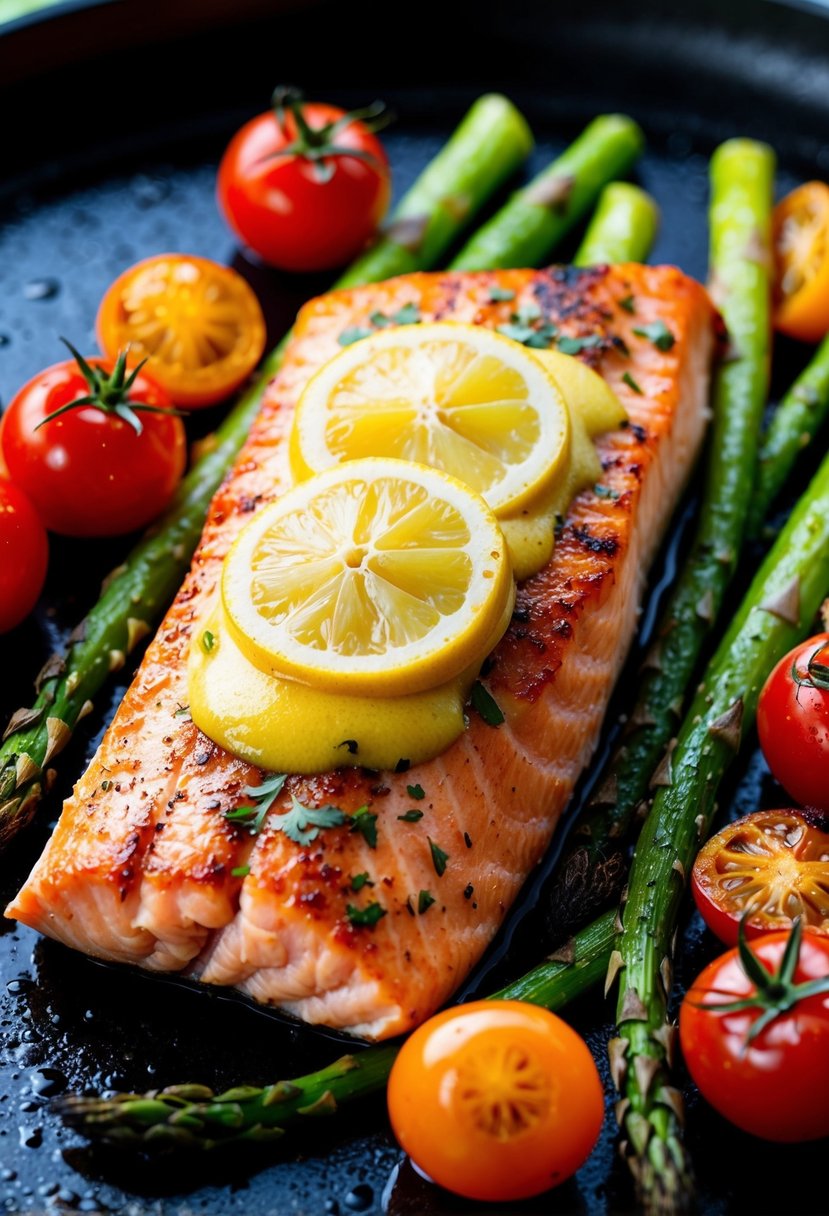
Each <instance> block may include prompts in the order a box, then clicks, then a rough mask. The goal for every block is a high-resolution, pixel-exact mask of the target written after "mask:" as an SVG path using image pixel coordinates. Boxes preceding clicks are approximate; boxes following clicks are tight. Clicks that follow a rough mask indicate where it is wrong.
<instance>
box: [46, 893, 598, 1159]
mask: <svg viewBox="0 0 829 1216" xmlns="http://www.w3.org/2000/svg"><path fill="white" fill-rule="evenodd" d="M615 934H616V928H615V918H614V915H613V914H612V913H607V914H606V915H605V916H603V917H601V918H600V919H599V920H597V921H596V922H595V923H594V924H592V925H589V926H588V927H587V928H586V929H584V930H583V931H582V932H581V933H579V934H577V935H576V937H575V938H574V939H573V941H572V943H571V944H570V949H569V950H568V951H567V958H565V959H562V960H559V961H556V960H550V961H548V962H545V963H542V964H541V966H540V967H536V968H535V970H534V971H531V972H530V973H529V974H528V975H526V976H524V977H523V978H522V979H520V980H518V981H517V982H516V983H514V984H510V985H508V986H507V987H506V988H504V989H502V990H501V991H500V992H497V993H495V994H494V996H493V998H492V999H500V1000H521V1001H529V1002H531V1003H532V1004H534V1005H543V1006H544V1007H545V1008H547V1009H561V1008H562V1007H563V1006H564V1005H566V1004H567V1003H568V1002H569V1001H572V1000H574V999H575V998H576V997H577V996H579V995H580V994H581V993H582V992H584V991H586V990H587V989H588V988H590V987H591V986H592V985H593V984H595V983H597V982H598V981H599V980H600V979H601V977H602V976H603V975H604V974H605V972H606V970H607V964H608V959H609V958H610V952H611V950H612V947H613V941H614V938H615ZM397 1051H398V1048H397V1047H396V1046H395V1045H394V1044H378V1045H376V1046H374V1047H367V1048H365V1049H364V1050H362V1051H359V1052H357V1053H356V1054H354V1055H349V1056H344V1057H343V1058H342V1059H340V1060H337V1061H336V1062H335V1063H334V1064H331V1065H329V1066H328V1067H327V1068H323V1069H320V1070H319V1071H318V1072H315V1073H311V1074H310V1075H308V1076H305V1077H297V1078H295V1079H294V1080H292V1081H277V1082H276V1083H275V1084H273V1085H268V1086H265V1087H262V1088H260V1087H256V1086H237V1087H235V1088H234V1089H231V1090H228V1091H227V1092H226V1093H223V1094H214V1093H213V1091H212V1090H210V1089H208V1088H207V1087H206V1086H204V1085H173V1086H170V1087H169V1088H168V1089H163V1090H161V1091H157V1090H152V1091H151V1092H150V1093H146V1094H116V1095H115V1096H114V1097H112V1098H95V1097H91V1098H90V1097H76V1096H70V1097H67V1098H64V1099H62V1100H61V1102H60V1103H59V1109H60V1110H61V1112H62V1114H63V1115H64V1117H65V1118H66V1119H67V1120H68V1122H70V1123H71V1124H73V1125H74V1126H75V1127H77V1128H79V1129H80V1130H81V1131H82V1132H84V1134H85V1135H87V1136H90V1137H92V1138H95V1139H103V1140H106V1141H109V1142H112V1143H118V1144H125V1145H132V1146H134V1147H136V1148H141V1149H146V1148H151V1147H153V1146H163V1147H168V1146H171V1145H176V1146H181V1147H191V1148H212V1147H214V1146H215V1145H217V1144H219V1143H228V1142H229V1141H236V1142H238V1141H239V1140H248V1141H265V1140H270V1139H273V1138H276V1137H278V1136H281V1135H282V1134H283V1133H284V1131H285V1128H286V1127H288V1126H289V1125H290V1124H292V1123H295V1122H297V1121H298V1120H299V1121H301V1119H302V1118H303V1116H307V1115H328V1114H334V1113H335V1111H336V1110H337V1109H338V1107H339V1106H341V1105H342V1104H343V1103H346V1102H350V1101H352V1100H353V1099H355V1098H360V1097H362V1096H363V1095H365V1094H369V1093H373V1092H375V1091H377V1090H382V1089H383V1088H384V1086H385V1084H386V1081H387V1079H388V1075H389V1072H390V1071H391V1066H392V1064H393V1063H394V1060H395V1057H396V1055H397Z"/></svg>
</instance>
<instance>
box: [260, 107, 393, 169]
mask: <svg viewBox="0 0 829 1216" xmlns="http://www.w3.org/2000/svg"><path fill="white" fill-rule="evenodd" d="M271 101H272V104H273V108H274V113H275V115H276V121H277V124H278V126H279V127H280V129H281V130H282V134H283V135H284V136H285V138H286V139H290V132H289V131H288V128H287V125H286V119H287V113H288V112H290V114H291V116H292V118H293V120H294V125H295V127H296V131H297V134H296V138H295V139H293V140H291V142H290V143H288V144H287V146H286V147H284V148H281V149H280V150H279V151H278V152H275V153H272V155H271V156H269V157H266V158H265V159H266V160H270V159H273V158H274V157H276V156H300V157H302V158H303V159H304V160H308V161H311V162H312V164H313V165H314V167H315V171H316V174H317V177H318V179H319V181H320V182H327V181H330V180H331V178H332V177H333V176H334V170H335V166H334V165H332V164H330V163H329V162H330V161H331V160H332V159H333V158H334V157H336V156H350V157H352V158H353V159H355V160H361V161H364V162H365V163H366V164H367V165H371V166H372V167H373V168H374V169H377V170H378V172H380V173H385V168H384V166H383V165H381V164H380V162H379V161H378V159H377V157H376V156H372V154H371V153H370V152H365V151H363V150H362V149H360V148H350V147H348V146H347V145H345V144H338V143H337V136H338V135H340V134H341V132H343V131H345V130H346V129H347V128H348V127H350V126H351V125H352V124H353V123H357V122H359V123H362V125H363V126H364V127H365V128H366V130H367V131H370V132H371V133H372V134H374V133H376V132H377V131H382V130H383V129H384V127H387V126H388V125H389V123H391V122H393V121H394V115H393V114H392V112H391V111H390V110H389V109H388V108H387V107H386V106H385V105H384V103H383V102H382V101H373V102H372V103H371V105H369V106H365V107H364V108H363V109H360V110H349V111H348V112H347V113H346V114H343V115H342V116H341V117H340V118H337V119H335V120H334V121H333V122H327V123H324V124H323V125H322V126H321V127H312V126H311V124H310V123H309V122H308V120H307V118H306V117H305V109H304V104H305V97H304V94H303V93H302V92H301V90H300V89H297V88H295V87H294V86H293V85H284V84H283V85H277V87H276V88H275V89H274V91H273V96H272V98H271Z"/></svg>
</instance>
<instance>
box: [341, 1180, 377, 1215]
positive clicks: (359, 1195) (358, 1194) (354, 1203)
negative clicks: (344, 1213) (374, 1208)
mask: <svg viewBox="0 0 829 1216" xmlns="http://www.w3.org/2000/svg"><path fill="white" fill-rule="evenodd" d="M373 1202H374V1191H373V1190H372V1189H371V1187H370V1186H368V1184H367V1183H365V1182H361V1183H360V1184H359V1185H358V1186H355V1187H352V1189H351V1190H350V1191H349V1192H348V1194H347V1195H346V1197H345V1200H344V1203H345V1206H346V1207H347V1208H351V1210H352V1212H367V1211H368V1209H369V1208H370V1207H371V1205H372V1203H373Z"/></svg>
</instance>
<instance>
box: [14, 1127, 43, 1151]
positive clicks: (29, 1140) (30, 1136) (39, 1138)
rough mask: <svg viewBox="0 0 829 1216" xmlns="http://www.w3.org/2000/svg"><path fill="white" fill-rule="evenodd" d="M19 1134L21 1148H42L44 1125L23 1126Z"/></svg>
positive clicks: (19, 1129)
mask: <svg viewBox="0 0 829 1216" xmlns="http://www.w3.org/2000/svg"><path fill="white" fill-rule="evenodd" d="M18 1134H19V1137H20V1147H21V1148H40V1146H41V1144H42V1143H43V1128H42V1127H21V1128H18Z"/></svg>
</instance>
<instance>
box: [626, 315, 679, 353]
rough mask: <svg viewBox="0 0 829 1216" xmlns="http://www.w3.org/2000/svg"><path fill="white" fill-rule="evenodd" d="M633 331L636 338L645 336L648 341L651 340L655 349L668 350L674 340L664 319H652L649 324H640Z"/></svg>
mask: <svg viewBox="0 0 829 1216" xmlns="http://www.w3.org/2000/svg"><path fill="white" fill-rule="evenodd" d="M633 332H634V333H635V334H636V336H637V338H647V340H648V341H649V342H653V344H654V346H655V347H656V349H657V350H662V351H668V350H670V349H671V347H672V346H673V344H674V343H675V342H676V338H675V337H674V335H673V334H672V333H671V331H670V330H669V329H668V326H667V325H666V324H665V322H664V321H652V322H651V323H650V325H642V326H640V327H639V328H638V329H634V331H633Z"/></svg>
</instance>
